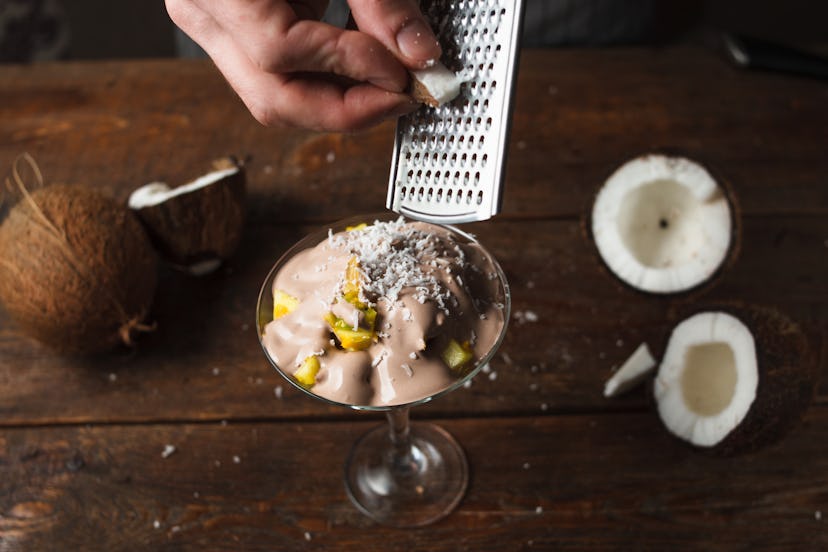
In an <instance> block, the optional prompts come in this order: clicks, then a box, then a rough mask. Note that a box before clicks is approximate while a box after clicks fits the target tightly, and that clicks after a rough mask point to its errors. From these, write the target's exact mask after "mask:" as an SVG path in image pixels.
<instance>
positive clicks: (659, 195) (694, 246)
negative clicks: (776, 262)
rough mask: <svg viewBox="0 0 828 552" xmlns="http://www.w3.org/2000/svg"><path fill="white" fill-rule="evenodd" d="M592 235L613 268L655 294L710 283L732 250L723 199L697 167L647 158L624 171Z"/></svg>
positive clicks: (610, 185) (606, 190)
mask: <svg viewBox="0 0 828 552" xmlns="http://www.w3.org/2000/svg"><path fill="white" fill-rule="evenodd" d="M592 235H593V238H594V240H595V244H596V246H597V248H598V252H599V253H600V255H601V257H602V258H603V260H604V262H605V263H606V264H607V266H608V267H609V269H610V270H611V271H612V272H613V273H614V274H615V275H616V276H617V277H618V278H620V279H621V280H622V281H624V282H626V283H628V284H629V285H631V286H633V287H635V288H637V289H640V290H642V291H647V292H651V293H675V292H680V291H684V290H687V289H690V288H693V287H695V286H697V285H699V284H701V283H702V282H704V281H706V280H707V279H709V278H710V277H711V276H712V275H713V274H714V273H715V272H716V270H717V269H718V268H719V266H720V265H721V264H722V263H723V262H724V260H725V259H726V258H727V255H728V253H729V251H730V246H731V237H732V222H731V210H730V204H729V203H728V200H727V197H726V195H725V193H724V192H723V191H722V189H721V188H720V186H719V185H718V184H717V182H716V181H715V180H714V179H713V177H712V176H711V175H710V173H708V171H707V170H705V169H704V167H702V166H701V165H699V164H698V163H695V162H694V161H691V160H689V159H686V158H682V157H668V156H665V155H647V156H643V157H639V158H636V159H633V160H631V161H629V162H627V163H626V164H624V165H623V166H621V167H620V168H619V169H618V170H616V171H615V173H613V174H612V176H610V178H609V179H608V180H607V181H606V183H604V186H603V187H602V188H601V191H600V192H599V193H598V196H597V197H596V199H595V204H594V205H593V209H592Z"/></svg>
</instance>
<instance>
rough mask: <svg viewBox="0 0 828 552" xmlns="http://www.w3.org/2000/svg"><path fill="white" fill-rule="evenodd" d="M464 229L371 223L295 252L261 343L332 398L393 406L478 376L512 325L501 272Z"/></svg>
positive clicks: (279, 278)
mask: <svg viewBox="0 0 828 552" xmlns="http://www.w3.org/2000/svg"><path fill="white" fill-rule="evenodd" d="M460 238H465V236H462V235H460V234H457V233H456V231H453V230H451V229H449V228H446V227H442V226H437V225H434V224H429V223H423V222H410V221H405V220H404V219H402V218H401V217H400V218H397V219H395V220H388V221H379V220H377V221H374V220H369V221H367V222H365V223H361V224H358V225H355V226H352V227H349V228H348V229H346V230H344V231H341V232H337V233H334V232H333V231H331V232H330V233H329V234H328V235H327V237H326V238H325V239H323V240H322V241H321V242H320V243H318V244H316V245H314V246H313V247H308V248H306V249H303V250H302V251H298V252H296V253H295V254H294V255H292V256H291V257H290V258H289V259H288V260H287V261H286V262H285V263H284V264H283V265H282V266H281V267H280V269H279V270H278V272H277V273H276V274H275V277H274V278H273V284H272V289H271V292H272V295H273V320H272V321H271V322H269V323H268V324H267V325H266V326H265V328H264V334H263V336H262V343H263V345H264V347H265V349H266V350H267V353H268V355H269V356H270V358H271V359H272V360H273V362H274V363H275V364H276V365H277V366H279V368H280V369H281V371H282V372H285V373H286V374H288V375H290V376H291V377H292V379H293V381H294V382H296V383H298V384H299V385H301V386H302V387H303V388H305V389H307V390H309V391H311V392H312V393H314V394H316V395H318V396H320V397H323V398H325V399H328V400H330V401H333V402H337V403H342V404H347V405H352V406H380V407H381V406H394V405H400V404H406V403H411V402H415V401H419V400H422V399H425V398H428V397H432V396H433V395H435V394H436V393H438V392H440V391H442V390H444V389H446V388H448V387H450V386H452V385H453V384H455V383H457V382H458V380H461V379H463V378H464V377H465V376H467V375H469V374H470V373H471V371H472V370H473V369H474V368H475V367H476V366H477V365H478V364H479V362H478V361H479V360H480V359H482V358H484V357H485V356H486V355H487V353H488V352H489V351H490V350H492V348H493V347H494V345H495V343H496V342H497V341H498V338H499V337H500V336H501V334H502V331H503V327H504V325H505V318H504V306H505V305H504V302H503V297H502V296H500V295H499V290H500V288H501V283H500V278H499V275H498V271H497V267H496V265H495V264H494V263H493V262H492V259H491V258H490V256H489V255H488V254H487V253H486V252H485V251H484V250H483V249H482V248H481V247H480V246H479V245H478V244H477V243H474V242H469V241H467V240H466V239H460Z"/></svg>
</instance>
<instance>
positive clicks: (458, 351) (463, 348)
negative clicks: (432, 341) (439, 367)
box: [440, 339, 474, 371]
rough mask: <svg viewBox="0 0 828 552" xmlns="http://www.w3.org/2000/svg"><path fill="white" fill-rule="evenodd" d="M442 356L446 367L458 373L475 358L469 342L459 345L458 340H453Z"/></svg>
mask: <svg viewBox="0 0 828 552" xmlns="http://www.w3.org/2000/svg"><path fill="white" fill-rule="evenodd" d="M440 356H441V357H442V359H443V362H445V363H446V366H448V367H449V368H450V369H452V370H455V371H458V370H460V369H462V368H463V367H464V366H465V365H466V364H468V362H469V361H470V360H471V359H472V358H474V352H472V348H471V345H470V344H469V342H468V341H464V342H463V343H458V342H457V341H456V340H454V339H452V340H451V341H449V344H448V346H447V347H446V348H445V350H444V351H443V354H442V355H440Z"/></svg>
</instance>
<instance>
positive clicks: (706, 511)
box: [0, 407, 828, 551]
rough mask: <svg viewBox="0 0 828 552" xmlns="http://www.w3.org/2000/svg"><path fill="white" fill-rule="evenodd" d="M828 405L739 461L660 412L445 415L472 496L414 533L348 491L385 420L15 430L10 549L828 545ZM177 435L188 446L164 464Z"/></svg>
mask: <svg viewBox="0 0 828 552" xmlns="http://www.w3.org/2000/svg"><path fill="white" fill-rule="evenodd" d="M826 414H828V410H826V408H824V407H823V408H818V409H816V410H815V411H813V412H812V415H811V416H810V418H809V420H808V422H807V423H806V424H804V425H802V426H800V427H799V428H798V429H797V430H796V431H794V433H792V434H791V435H789V436H788V438H787V439H786V440H785V441H784V442H783V444H782V445H780V446H777V447H774V448H771V449H767V450H765V451H763V452H760V453H758V454H755V455H753V456H748V457H743V458H737V459H729V460H728V459H721V458H713V457H708V456H705V455H703V454H700V453H698V452H695V451H693V450H690V449H689V448H688V447H686V446H685V445H684V444H683V443H680V442H678V441H676V440H674V439H673V438H671V437H670V436H668V435H667V434H666V432H665V431H664V430H663V429H662V428H661V427H660V423H659V421H658V420H657V417H656V416H655V415H654V414H606V415H578V416H547V417H524V418H503V419H478V420H474V419H465V420H451V421H448V420H441V421H440V424H441V425H443V426H444V427H445V428H447V429H448V430H449V431H450V432H452V433H453V434H454V435H455V436H456V437H457V438H458V439H459V441H460V442H461V443H462V444H463V446H464V448H465V450H466V452H467V454H468V457H469V461H470V463H471V469H472V478H471V483H470V487H469V491H468V494H467V496H466V498H465V499H464V500H463V502H462V503H461V505H460V507H459V509H458V510H457V511H456V512H455V513H454V514H452V515H451V516H450V517H449V518H447V519H445V520H443V521H442V522H439V523H438V524H436V525H434V526H431V527H428V528H425V529H421V530H410V531H402V530H395V529H387V528H382V527H378V526H376V525H374V524H372V523H371V522H369V521H367V518H364V517H363V516H362V515H361V514H359V513H358V512H357V511H356V510H355V509H354V507H353V506H351V504H350V503H349V502H348V499H347V498H346V496H345V493H344V489H343V485H342V480H341V477H342V467H343V462H344V458H345V455H346V454H347V451H348V450H349V448H350V446H351V444H352V442H353V441H354V440H355V439H356V438H357V437H358V436H359V435H360V434H362V433H363V432H364V431H366V430H367V429H368V428H369V427H371V426H372V424H373V423H375V422H368V421H362V422H358V423H356V422H349V423H299V422H297V423H291V422H284V423H268V424H229V425H227V426H221V425H220V424H202V425H186V424H176V425H150V426H104V427H96V426H93V427H77V428H76V427H61V428H41V429H15V430H10V429H7V430H3V431H2V432H0V462H2V469H3V473H4V477H3V478H2V480H0V514H2V515H0V544H2V545H4V546H5V548H4V549H5V550H58V549H59V550H70V549H71V550H89V551H94V550H156V551H161V550H273V549H279V550H307V549H313V550H332V549H336V550H360V551H361V550H389V551H390V550H400V551H403V550H405V551H407V550H451V551H456V550H493V551H494V550H498V551H501V550H557V549H561V548H566V549H568V550H569V549H571V550H596V549H601V550H630V549H643V550H709V551H715V550H733V549H761V550H823V549H825V547H826V546H828V531H826V530H825V528H824V524H825V523H828V521H825V520H823V519H819V518H820V516H821V515H822V513H826V514H828V459H827V458H826V456H825V454H823V450H824V443H825V442H826V440H828V416H827V415H826ZM415 417H416V414H415ZM167 444H171V445H174V446H175V447H176V451H175V453H173V454H172V455H171V456H169V457H167V458H166V459H164V458H162V456H161V452H162V451H163V450H164V447H165V445H167ZM504 444H505V445H506V446H504ZM234 457H237V460H238V463H236V461H234ZM757 483H761V484H757ZM156 521H157V522H158V527H157V528H156V527H154V524H155V522H156ZM306 533H307V534H308V537H309V538H310V540H309V541H308V540H306V537H305V534H306ZM57 543H59V544H57Z"/></svg>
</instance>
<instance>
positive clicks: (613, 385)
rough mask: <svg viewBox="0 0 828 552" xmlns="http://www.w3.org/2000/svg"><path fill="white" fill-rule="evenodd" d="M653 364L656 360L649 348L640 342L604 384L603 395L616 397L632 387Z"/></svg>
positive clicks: (651, 368)
mask: <svg viewBox="0 0 828 552" xmlns="http://www.w3.org/2000/svg"><path fill="white" fill-rule="evenodd" d="M655 366H656V361H655V359H654V358H653V355H652V353H650V348H649V347H647V344H646V343H642V344H641V345H639V346H638V348H637V349H636V350H635V352H633V354H632V355H631V356H630V358H628V359H627V360H626V361H625V362H624V364H622V365H621V368H619V369H618V371H616V372H615V373H614V374H613V375H612V377H611V378H610V379H608V380H607V382H606V383H605V384H604V396H605V397H616V396H618V395H620V394H622V393H625V392H627V391H629V390H630V389H633V388H634V387H635V386H637V385H638V384H639V383H641V381H642V380H643V379H644V378H645V377H646V376H647V374H649V373H650V372H652V371H653V368H655Z"/></svg>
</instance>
